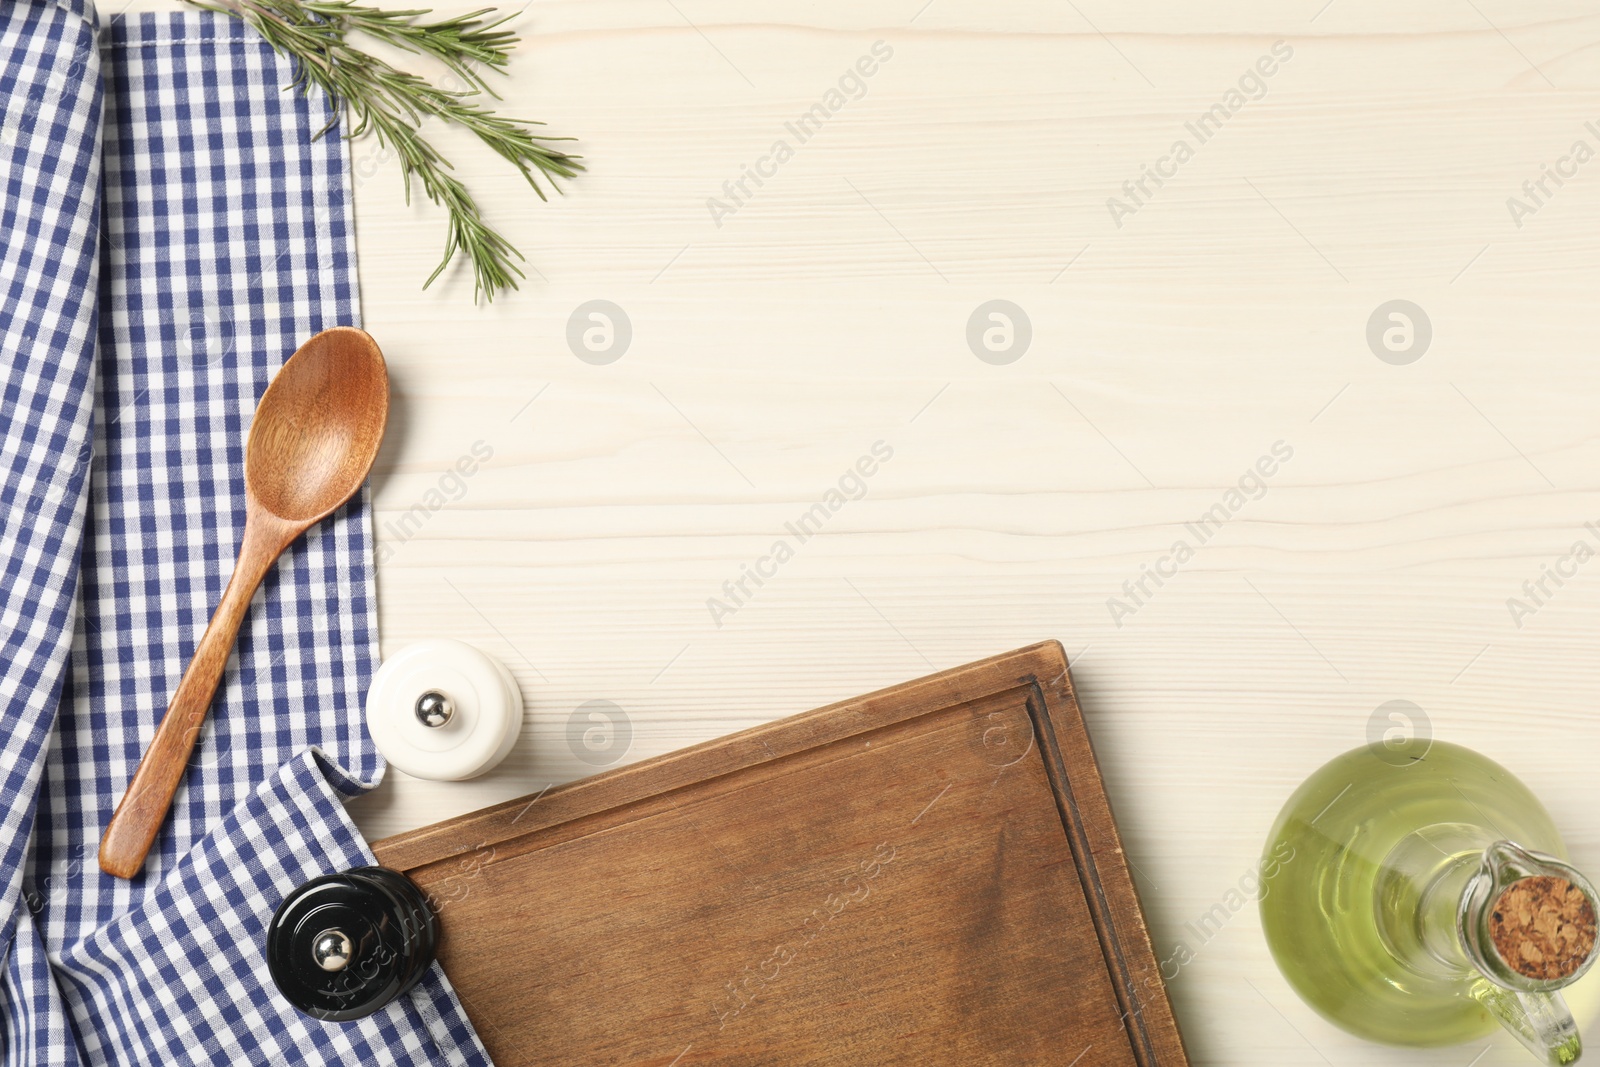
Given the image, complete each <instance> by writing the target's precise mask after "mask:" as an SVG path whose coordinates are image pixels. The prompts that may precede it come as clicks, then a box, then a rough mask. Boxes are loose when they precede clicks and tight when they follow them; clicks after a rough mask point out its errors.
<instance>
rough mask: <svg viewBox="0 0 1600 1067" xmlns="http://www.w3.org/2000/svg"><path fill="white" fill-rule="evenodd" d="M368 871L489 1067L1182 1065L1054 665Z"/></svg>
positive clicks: (391, 844)
mask: <svg viewBox="0 0 1600 1067" xmlns="http://www.w3.org/2000/svg"><path fill="white" fill-rule="evenodd" d="M373 849H374V851H375V852H376V853H377V855H378V859H379V861H380V862H382V863H383V864H385V865H386V866H389V867H394V868H396V869H398V870H401V871H404V872H406V873H407V874H408V875H410V877H411V878H412V879H413V880H414V881H416V882H417V883H418V884H419V885H420V886H422V887H423V888H424V889H425V890H427V891H428V892H429V893H430V894H431V896H432V897H433V899H434V901H435V904H436V906H437V907H438V908H439V919H440V930H441V937H440V943H439V958H440V961H441V962H442V963H443V965H444V969H445V972H446V973H447V974H448V975H449V976H450V980H451V981H452V982H453V983H454V984H455V987H456V989H457V991H458V992H459V993H460V995H461V999H462V1001H463V1003H464V1004H465V1006H466V1009H467V1013H468V1014H469V1015H470V1016H471V1018H472V1021H473V1023H474V1024H475V1025H476V1026H477V1029H478V1033H479V1034H480V1036H481V1037H482V1038H483V1041H484V1044H485V1045H486V1046H487V1047H488V1050H489V1053H490V1055H491V1056H492V1057H493V1058H494V1061H495V1062H496V1063H497V1064H498V1065H499V1067H523V1065H529V1067H532V1065H535V1064H537V1065H541V1067H556V1065H567V1064H606V1065H611V1064H616V1065H629V1067H691V1065H694V1064H709V1063H716V1064H727V1065H735V1067H738V1065H757V1064H761V1065H769V1064H782V1065H784V1067H810V1065H822V1064H868V1065H874V1067H877V1065H885V1064H907V1065H912V1064H914V1065H917V1067H929V1065H939V1064H962V1065H968V1064H995V1065H1000V1064H1004V1065H1006V1067H1017V1065H1023V1064H1059V1065H1061V1067H1068V1065H1075V1067H1100V1065H1112V1064H1116V1065H1123V1064H1138V1065H1140V1067H1156V1065H1160V1067H1179V1065H1183V1064H1186V1063H1187V1060H1186V1058H1185V1056H1184V1051H1183V1046H1182V1044H1181V1042H1180V1041H1179V1037H1178V1031H1177V1028H1176V1026H1175V1025H1174V1022H1173V1018H1172V1012H1171V1009H1170V1008H1169V1006H1168V1003H1167V998H1166V993H1165V991H1164V990H1163V988H1162V984H1161V979H1160V976H1159V972H1158V968H1157V963H1156V959H1155V956H1154V953H1153V952H1152V951H1151V948H1150V942H1149V938H1148V936H1147V934H1146V932H1145V927H1144V922H1143V919H1142V917H1141V915H1140V912H1139V903H1138V899H1137V897H1136V896H1135V893H1134V887H1133V882H1132V880H1131V878H1130V877H1129V874H1128V868H1127V865H1126V863H1125V861H1124V859H1123V854H1122V848H1121V844H1120V842H1119V840H1118V837H1117V831H1116V827H1115V825H1114V824H1113V822H1112V818H1111V809H1110V806H1109V805H1108V803H1107V801H1106V796H1105V791H1104V789H1103V787H1102V785H1101V781H1100V773H1099V770H1098V768H1097V767H1096V765H1095V760H1094V752H1093V750H1092V749H1091V747H1090V744H1089V738H1088V735H1087V734H1086V733H1085V731H1084V726H1083V719H1082V717H1081V715H1080V714H1079V711H1078V705H1077V701H1076V699H1075V698H1074V696H1073V692H1072V681H1071V678H1070V676H1069V675H1068V673H1067V662H1066V657H1065V655H1064V653H1063V652H1062V649H1061V646H1060V645H1059V644H1057V643H1056V642H1053V641H1052V642H1047V643H1044V644H1038V645H1032V646H1030V647H1028V648H1024V649H1020V650H1018V651H1016V652H1010V653H1007V654H1005V655H1002V656H996V657H994V658H993V659H987V660H983V661H981V662H978V663H973V664H970V665H968V666H965V667H959V668H957V669H955V670H950V671H945V672H943V673H941V674H935V675H932V676H931V677H928V678H923V679H920V680H918V681H915V682H908V683H906V684H905V685H899V686H895V687H894V688H892V689H885V690H882V691H880V692H877V693H872V694H870V695H868V696H864V697H861V698H860V699H857V700H850V701H846V702H844V703H841V704H835V705H832V706H831V707H826V708H822V709H820V710H818V711H813V712H810V713H809V714H805V715H797V716H795V717H793V718H789V719H785V720H782V721H780V722H776V723H772V724H770V725H767V726H761V727H757V728H755V729H751V730H746V731H744V732H742V733H738V734H734V735H732V736H729V737H725V738H722V739H720V740H717V741H713V742H710V743H707V744H703V745H698V746H695V747H694V748H688V749H684V750H683V751H680V752H674V753H671V754H669V755H665V756H661V757H658V758H656V759H652V760H649V761H646V762H643V763H638V764H635V765H633V766H630V767H624V768H620V769H617V770H613V771H609V772H607V773H604V774H600V775H596V776H595V777H593V778H588V779H584V780H583V781H579V782H574V783H572V784H570V785H567V786H563V787H561V788H558V789H552V790H550V791H548V792H546V793H545V794H543V795H542V796H538V797H528V798H524V799H522V800H515V801H512V802H510V803H508V804H502V805H499V806H497V807H493V808H488V809H486V810H484V811H480V812H476V813H474V814H470V815H465V816H462V817H460V818H457V819H451V820H449V821H447V822H443V823H439V824H437V825H434V826H430V827H426V828H424V829H421V830H417V831H414V832H412V833H407V834H401V835H399V836H397V837H391V838H388V839H386V840H384V841H380V842H378V843H377V844H375V845H374V846H373Z"/></svg>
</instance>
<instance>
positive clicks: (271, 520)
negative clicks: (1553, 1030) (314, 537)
mask: <svg viewBox="0 0 1600 1067" xmlns="http://www.w3.org/2000/svg"><path fill="white" fill-rule="evenodd" d="M388 418H389V371H388V368H386V367H385V366H384V363H383V353H382V352H380V351H378V345H377V342H375V341H374V340H373V339H372V338H371V337H369V336H367V334H365V333H364V332H362V331H361V330H357V329H355V328H353V327H350V326H336V327H334V328H333V329H331V330H324V331H322V332H321V333H319V334H317V335H316V336H315V337H313V338H311V340H309V341H307V342H306V343H305V344H303V345H301V346H300V349H299V351H297V352H295V354H294V355H292V356H290V357H289V360H288V362H287V363H285V364H284V365H283V369H282V370H280V371H278V374H277V377H275V378H273V379H272V384H271V385H269V386H268V387H267V391H266V393H265V394H263V395H262V397H261V403H259V404H258V405H256V415H255V419H254V421H252V422H251V424H250V440H249V443H248V444H247V445H246V446H245V459H244V485H245V524H244V542H243V544H241V545H240V546H239V561H238V563H236V564H235V565H234V568H233V578H232V579H231V580H230V581H229V582H228V588H227V590H226V591H225V592H224V593H223V594H222V602H221V603H220V604H218V605H217V610H216V614H214V615H212V616H211V625H209V626H207V627H206V632H205V635H204V636H203V637H201V638H200V646H199V647H198V648H196V649H195V653H194V659H192V660H190V661H189V669H188V670H187V671H185V672H184V675H183V681H181V682H179V683H178V690H177V692H175V693H173V694H172V703H171V704H170V705H168V707H167V714H166V715H165V716H164V717H163V718H162V720H161V725H159V726H158V727H156V734H155V737H154V738H152V739H151V741H150V747H149V748H148V749H147V750H145V754H144V759H142V760H140V761H139V769H138V770H137V771H135V772H134V775H133V781H131V782H129V783H128V791H127V792H126V793H125V794H123V797H122V802H121V803H120V804H118V805H117V810H116V813H115V814H114V815H112V816H111V822H110V824H109V825H107V826H106V832H105V836H104V837H102V838H101V839H100V869H101V870H103V871H105V872H106V873H107V874H112V875H115V876H117V877H118V878H132V877H133V876H134V875H136V874H138V873H139V871H140V869H141V868H143V867H144V858H145V854H146V853H148V852H149V851H150V845H151V843H152V842H154V841H155V838H156V834H157V832H159V831H160V829H161V824H162V823H163V822H164V821H165V820H166V817H167V809H168V808H170V807H171V806H172V795H173V793H175V792H176V791H177V789H178V783H179V782H180V781H182V780H183V774H184V770H185V769H186V768H187V767H188V765H189V755H190V753H191V752H193V751H194V743H195V739H196V738H197V737H199V736H200V729H201V727H202V726H204V725H205V721H206V713H207V711H209V710H210V708H211V698H212V697H213V696H214V695H215V694H216V691H217V683H218V681H220V680H221V678H222V672H223V669H224V668H225V667H226V666H227V665H228V656H229V654H230V653H231V652H232V651H233V643H234V640H235V638H237V637H238V635H239V623H240V622H241V621H243V619H244V613H245V609H246V608H248V607H249V606H250V600H251V598H252V597H253V596H255V591H256V587H257V586H258V585H260V584H261V579H262V578H264V577H266V574H267V571H268V570H269V569H270V568H271V567H272V564H273V563H274V562H276V561H277V559H278V556H279V555H281V554H282V552H283V550H284V549H286V548H288V547H289V545H290V543H291V542H293V541H294V539H295V538H296V537H299V536H300V535H301V534H302V533H304V532H305V531H306V529H307V528H308V527H310V526H311V525H312V524H313V523H315V522H317V521H318V520H320V519H323V518H325V517H326V516H327V515H328V514H329V513H330V512H332V511H333V510H334V509H335V508H337V507H339V505H341V504H343V503H344V502H345V501H346V500H349V499H350V497H352V496H354V495H355V493H356V490H358V489H360V488H361V483H362V482H363V481H365V480H366V477H367V472H368V471H370V470H371V469H372V461H373V459H375V458H376V457H377V454H378V444H379V442H381V441H382V440H383V428H384V424H385V423H386V422H387V421H388Z"/></svg>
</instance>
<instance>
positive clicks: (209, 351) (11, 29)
mask: <svg viewBox="0 0 1600 1067" xmlns="http://www.w3.org/2000/svg"><path fill="white" fill-rule="evenodd" d="M292 73H293V72H292V69H291V68H290V66H289V65H288V63H287V62H286V61H284V60H282V59H281V58H279V57H278V56H277V55H275V54H274V53H273V52H272V50H271V49H270V47H268V46H267V44H266V43H265V42H264V41H262V40H261V39H260V38H259V37H258V36H256V35H255V34H254V33H253V32H252V31H250V30H249V29H248V28H246V27H245V26H244V25H243V24H242V23H239V22H238V21H236V20H233V19H229V18H226V17H221V16H213V15H208V14H203V13H192V14H191V13H185V14H181V15H159V16H158V15H141V16H138V17H137V18H133V17H130V18H126V19H114V20H110V22H109V25H107V26H106V27H104V29H103V30H102V31H100V37H99V40H98V42H97V26H96V22H95V16H94V13H93V10H92V8H91V7H90V6H89V4H88V0H25V2H19V0H4V2H0V100H3V102H4V115H3V120H0V174H3V176H4V179H5V184H4V187H3V198H0V246H3V247H0V336H3V337H4V349H3V353H0V390H3V392H0V465H3V468H4V470H3V483H0V505H3V507H0V566H3V567H4V585H3V587H0V642H3V645H4V648H3V650H0V714H3V715H4V716H5V721H6V722H7V724H8V727H7V729H6V731H5V732H3V733H0V894H3V895H0V958H3V961H4V968H3V971H0V1039H3V1048H4V1051H5V1061H4V1062H5V1063H7V1064H13V1063H15V1064H108V1063H119V1064H121V1063H126V1064H150V1063H161V1064H178V1063H207V1064H210V1063H243V1062H257V1063H260V1062H268V1061H270V1062H273V1063H305V1064H321V1063H328V1064H332V1063H352V1062H360V1063H367V1062H383V1063H402V1064H425V1063H426V1064H435V1063H439V1064H444V1063H448V1064H475V1065H477V1064H481V1065H484V1067H487V1064H488V1058H487V1056H486V1055H485V1053H484V1051H483V1048H482V1046H481V1045H480V1044H479V1042H478V1040H477V1037H476V1035H474V1034H473V1032H472V1029H471V1027H470V1025H469V1024H468V1022H467V1020H466V1016H465V1014H464V1013H463V1011H462V1008H461V1005H460V1003H459V1001H458V999H457V998H456V995H455V993H454V992H453V991H452V990H451V988H450V986H449V983H448V981H447V980H446V978H445V977H444V974H443V972H442V971H441V970H440V969H439V968H438V966H437V965H435V966H434V967H433V968H432V969H431V971H430V972H429V973H428V975H427V976H426V977H425V978H424V980H423V982H422V983H421V984H420V985H419V986H418V987H417V988H416V989H415V990H414V991H413V992H412V993H411V994H410V995H409V996H407V997H404V998H401V1000H399V1001H397V1002H396V1003H394V1004H392V1005H390V1006H389V1007H387V1008H386V1009H384V1010H383V1011H381V1012H379V1013H377V1014H376V1015H373V1016H371V1017H369V1018H367V1019H364V1020H360V1021H357V1022H353V1023H342V1024H340V1023H322V1022H317V1021H314V1020H312V1019H310V1018H307V1017H305V1016H302V1015H300V1014H298V1013H297V1012H296V1011H295V1010H294V1009H293V1008H292V1007H291V1006H290V1005H289V1004H288V1003H287V1002H285V1001H284V1000H283V999H282V998H281V997H280V996H279V995H278V993H277V991H276V990H275V988H274V987H273V985H272V981H271V978H270V977H269V975H268V972H267V966H266V959H265V956H264V950H263V940H264V932H265V928H266V924H267V922H268V921H269V920H270V918H271V916H272V913H273V910H274V909H275V908H276V906H277V905H278V903H279V902H280V901H281V900H282V899H283V897H284V896H285V895H286V894H287V893H289V892H290V891H292V890H293V889H294V888H295V887H297V886H298V885H300V884H301V883H302V882H304V881H306V880H307V879H309V878H311V877H314V876H316V875H318V874H323V873H327V872H329V871H337V870H342V869H345V868H348V867H352V866H360V865H363V864H367V863H371V862H373V857H372V853H371V851H370V849H368V847H367V845H366V843H365V842H364V841H363V840H362V839H361V836H360V834H359V833H358V832H357V831H356V829H355V827H354V825H353V824H352V823H351V822H350V820H349V818H348V816H347V815H346V813H345V811H344V801H345V800H346V799H348V797H350V796H352V795H355V794H357V793H359V792H360V791H362V790H363V789H365V788H369V787H370V786H371V785H373V784H375V783H376V781H377V780H378V778H379V777H380V776H381V775H382V773H383V763H382V760H381V758H380V757H379V755H378V754H377V752H376V750H375V749H374V747H373V745H372V742H371V739H370V738H369V737H368V736H367V734H366V732H365V730H364V728H363V726H362V722H361V712H360V706H361V697H362V695H363V694H364V692H365V690H366V687H367V684H368V681H369V679H370V676H371V671H372V669H373V667H374V666H375V664H376V661H377V629H376V617H375V604H374V596H373V570H372V537H371V528H370V526H371V518H370V508H369V505H368V502H367V500H366V497H365V494H362V496H361V497H360V498H358V499H357V500H355V501H353V502H352V503H351V504H350V505H348V506H346V507H345V508H343V509H341V510H340V511H339V512H338V513H337V514H335V515H334V516H333V517H332V518H331V519H329V520H328V521H327V522H324V523H321V524H319V525H318V526H317V527H315V528H314V529H313V530H312V531H311V532H310V533H309V534H308V535H307V536H306V537H305V538H303V539H302V540H301V541H300V542H298V543H296V544H295V545H294V546H292V547H291V548H290V550H289V551H288V552H287V553H285V555H284V556H283V558H282V560H281V561H280V562H279V564H278V566H277V567H276V568H275V569H274V571H273V572H272V574H271V576H269V578H268V579H267V581H266V582H265V584H264V585H263V588H262V590H261V592H260V593H258V595H257V596H256V599H255V600H254V601H253V603H252V604H251V607H250V611H249V613H248V614H247V616H246V619H245V623H244V626H243V629H242V630H241V632H240V635H239V642H238V645H237V648H236V651H235V653H234V656H233V658H232V660H231V661H230V663H229V666H228V670H227V673H226V675H225V676H224V679H223V682H222V685H221V687H220V689H219V691H218V696H217V699H216V702H215V704H214V705H213V707H212V709H211V715H210V718H209V720H208V725H207V727H206V729H205V732H204V733H203V734H202V735H201V737H200V739H199V743H198V745H197V746H196V749H195V755H194V757H193V759H192V760H191V763H190V768H189V771H188V774H187V775H186V777H185V779H184V781H183V784H182V785H181V786H180V788H179V790H178V794H177V797H176V800H175V802H174V804H173V809H172V813H171V815H170V816H169V817H168V819H167V821H166V823H165V825H164V826H163V829H162V832H161V835H160V836H159V837H158V838H157V841H156V846H155V848H154V849H153V850H152V852H151V855H150V858H149V861H148V862H147V864H146V868H145V872H144V874H143V876H142V877H140V878H138V879H136V880H134V881H132V882H122V881H119V880H117V879H114V878H110V877H109V876H106V875H104V874H102V873H101V872H100V870H99V867H98V866H97V864H96V862H95V853H96V850H97V848H98V843H99V838H100V834H101V832H102V830H103V829H104V827H105V823H106V821H107V819H109V817H110V814H111V812H112V810H113V809H114V808H115V806H116V803H117V801H118V800H119V799H120V798H121V796H122V793H123V791H124V790H125V789H126V787H127V784H128V781H129V779H130V777H131V776H132V773H133V770H134V768H135V767H136V766H137V764H138V761H139V758H140V756H141V755H142V754H143V752H144V749H145V747H146V745H147V744H148V743H149V741H150V738H151V737H152V735H153V734H154V731H155V728H156V724H157V723H158V722H159V721H160V718H161V716H162V714H163V712H164V711H165V708H166V704H167V701H168V700H169V699H170V696H171V694H172V692H173V690H174V688H175V687H176V685H177V683H178V680H179V678H180V677H181V676H182V673H183V670H184V668H185V667H186V666H187V661H188V658H189V656H190V655H191V654H192V653H193V651H194V648H195V645H196V644H197V642H198V640H199V636H200V634H201V632H202V631H203V630H204V628H205V626H206V623H207V621H208V620H209V617H210V613H211V610H212V609H213V607H214V606H215V605H216V603H217V601H218V599H219V598H220V596H221V593H222V589H223V587H224V585H225V584H226V582H227V579H228V577H229V575H230V574H231V572H232V568H233V561H234V557H235V554H236V552H237V549H238V546H239V541H240V537H241V535H242V532H243V529H244V508H245V501H244V490H243V468H244V452H243V446H244V440H245V436H246V433H247V431H248V428H249V424H250V418H251V414H252V412H253V411H254V408H255V404H256V401H257V399H258V398H259V397H260V395H261V393H262V392H263V391H264V390H265V388H266V386H267V383H268V382H269V381H270V380H271V378H272V375H273V374H274V373H275V372H276V371H277V369H278V368H279V366H281V365H282V363H283V361H284V359H285V358H287V357H288V355H289V354H290V353H291V352H292V351H293V350H294V349H295V347H296V346H297V345H298V344H299V343H300V342H301V341H302V340H304V339H305V338H306V337H308V336H310V335H311V334H312V333H315V332H316V331H318V330H320V329H323V328H325V327H328V326H332V325H337V324H355V323H357V321H358V309H357V305H356V290H355V261H354V240H353V233H352V228H351V204H350V181H349V170H348V160H347V158H346V154H345V147H346V146H345V143H344V141H343V140H342V139H341V138H340V137H339V136H338V130H337V129H335V130H334V131H332V132H331V133H330V134H329V135H328V136H326V137H324V138H322V139H320V140H314V139H313V138H314V135H315V134H316V132H317V131H318V130H320V129H322V128H323V126H324V125H325V124H326V123H327V121H328V119H329V117H330V112H329V108H328V104H327V101H326V100H324V99H322V98H319V97H315V96H313V97H312V98H310V99H307V98H306V97H303V96H301V95H299V94H297V93H294V92H284V91H283V89H284V87H285V86H286V85H288V83H289V82H290V80H291V77H292Z"/></svg>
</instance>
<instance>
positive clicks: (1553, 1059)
mask: <svg viewBox="0 0 1600 1067" xmlns="http://www.w3.org/2000/svg"><path fill="white" fill-rule="evenodd" d="M1470 995H1471V997H1472V999H1473V1000H1476V1001H1477V1002H1478V1003H1479V1004H1482V1005H1483V1006H1484V1007H1485V1008H1487V1009H1488V1010H1489V1014H1490V1015H1493V1016H1494V1017H1495V1018H1496V1019H1498V1020H1499V1021H1500V1025H1501V1026H1504V1027H1505V1028H1506V1029H1507V1030H1510V1031H1511V1032H1512V1033H1513V1034H1514V1035H1516V1038H1517V1040H1518V1041H1521V1042H1522V1043H1523V1044H1524V1045H1526V1046H1527V1048H1528V1051H1529V1052H1531V1053H1533V1054H1534V1055H1535V1056H1537V1057H1539V1059H1540V1060H1542V1061H1543V1062H1545V1063H1548V1064H1552V1065H1553V1067H1565V1065H1566V1064H1569V1063H1576V1062H1577V1060H1578V1057H1579V1056H1581V1055H1582V1054H1583V1037H1582V1036H1581V1035H1580V1034H1579V1033H1578V1024H1577V1023H1575V1022H1574V1021H1573V1019H1572V1012H1571V1011H1569V1010H1568V1009H1567V1002H1566V1001H1565V1000H1563V999H1561V994H1560V993H1521V992H1516V991H1514V990H1510V989H1502V988H1501V987H1499V986H1497V985H1495V984H1494V983H1493V982H1491V981H1489V980H1488V979H1486V978H1480V979H1478V980H1477V981H1476V982H1473V983H1472V989H1471V993H1470Z"/></svg>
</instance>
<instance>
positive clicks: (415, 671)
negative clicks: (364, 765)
mask: <svg viewBox="0 0 1600 1067" xmlns="http://www.w3.org/2000/svg"><path fill="white" fill-rule="evenodd" d="M367 729H368V730H370V731H371V733H372V739H373V741H374V742H376V743H377V745H378V751H379V752H382V753H383V757H384V759H386V760H388V761H389V762H390V763H392V764H394V765H395V766H396V767H398V768H400V769H401V770H402V771H404V772H406V773H407V774H409V775H413V776H415V777H417V778H431V779H434V780H436V781H447V782H455V781H461V780H462V779H465V778H476V777H477V776H478V775H480V774H483V773H485V772H487V771H488V770H490V769H491V768H493V767H494V766H495V765H496V764H497V763H499V762H500V761H501V760H503V759H505V758H506V756H507V754H509V753H510V751H511V749H512V747H513V746H515V745H516V743H517V735H518V734H519V733H520V732H521V730H522V692H521V690H519V689H518V688H517V682H516V679H514V678H512V677H511V672H510V671H508V670H506V667H505V664H503V663H501V662H500V661H499V660H497V659H495V658H494V657H492V656H490V655H488V654H487V653H485V652H483V651H481V650H480V649H477V648H474V647H473V646H472V645H469V644H467V643H465V642H464V641H453V640H450V639H448V638H434V639H431V640H427V641H418V642H417V643H416V644H413V645H408V646H406V647H405V648H403V649H401V650H400V652H399V653H397V654H396V655H394V656H392V657H390V658H389V659H388V660H385V661H384V664H383V666H382V667H380V668H378V672H377V673H376V674H375V675H374V676H373V678H372V687H371V688H370V689H369V690H367Z"/></svg>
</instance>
